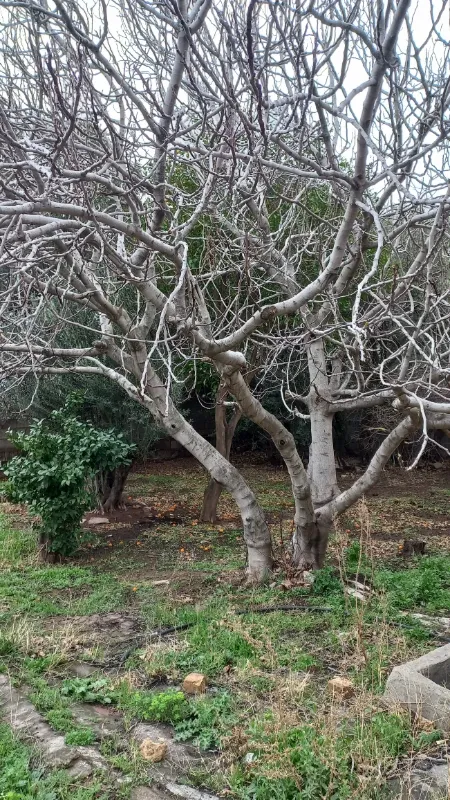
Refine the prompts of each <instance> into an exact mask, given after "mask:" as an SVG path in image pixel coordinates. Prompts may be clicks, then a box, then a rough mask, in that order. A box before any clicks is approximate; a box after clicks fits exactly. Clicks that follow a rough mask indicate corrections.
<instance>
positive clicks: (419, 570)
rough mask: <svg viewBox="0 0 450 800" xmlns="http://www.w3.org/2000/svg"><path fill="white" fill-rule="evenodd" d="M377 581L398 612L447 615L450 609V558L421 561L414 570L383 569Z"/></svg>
mask: <svg viewBox="0 0 450 800" xmlns="http://www.w3.org/2000/svg"><path fill="white" fill-rule="evenodd" d="M375 578H376V585H377V587H378V588H380V589H383V590H384V591H385V592H386V595H387V600H388V603H389V605H390V606H391V607H392V608H394V609H404V610H414V609H416V608H419V609H425V610H427V611H431V612H433V611H443V612H446V611H448V609H449V608H450V557H449V556H429V557H428V558H421V559H419V560H418V561H417V562H416V563H415V565H414V568H412V569H407V570H402V571H396V572H394V571H392V570H380V571H378V572H377V573H376V575H375Z"/></svg>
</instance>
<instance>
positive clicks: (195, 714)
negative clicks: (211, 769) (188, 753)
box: [175, 692, 234, 750]
mask: <svg viewBox="0 0 450 800" xmlns="http://www.w3.org/2000/svg"><path fill="white" fill-rule="evenodd" d="M233 722H234V719H233V712H232V701H231V697H230V695H229V694H228V692H220V693H219V694H217V695H216V696H215V697H208V696H206V697H197V698H195V699H194V700H192V701H191V703H190V704H189V714H188V715H187V717H186V719H184V720H181V721H180V722H178V723H176V725H175V738H176V739H179V740H182V741H185V740H187V739H191V740H192V741H193V743H194V744H196V745H197V747H200V749H201V750H212V749H215V748H217V747H220V743H221V738H222V736H223V734H224V733H225V731H226V729H227V728H228V729H229V728H230V726H231V725H232V724H233Z"/></svg>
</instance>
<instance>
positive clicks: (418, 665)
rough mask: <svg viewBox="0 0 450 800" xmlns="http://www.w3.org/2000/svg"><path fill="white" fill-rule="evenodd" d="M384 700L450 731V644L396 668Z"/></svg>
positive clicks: (387, 685)
mask: <svg viewBox="0 0 450 800" xmlns="http://www.w3.org/2000/svg"><path fill="white" fill-rule="evenodd" d="M384 700H385V701H386V702H387V703H388V704H389V705H400V706H401V707H402V708H405V709H408V710H410V711H412V712H413V713H415V714H418V715H420V716H421V717H424V718H425V719H428V720H431V721H432V722H434V723H435V725H436V727H438V728H441V729H442V730H444V731H450V644H446V645H444V647H438V648H436V650H431V652H429V653H426V654H425V655H424V656H421V657H420V658H416V659H415V660H414V661H407V662H406V663H405V664H401V665H400V666H398V667H394V669H393V670H392V672H391V674H390V676H389V678H388V680H387V684H386V691H385V693H384Z"/></svg>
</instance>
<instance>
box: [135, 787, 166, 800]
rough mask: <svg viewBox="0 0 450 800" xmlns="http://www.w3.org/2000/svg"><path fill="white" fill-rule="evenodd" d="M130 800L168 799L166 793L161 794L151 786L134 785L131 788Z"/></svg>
mask: <svg viewBox="0 0 450 800" xmlns="http://www.w3.org/2000/svg"><path fill="white" fill-rule="evenodd" d="M130 800H168V795H167V794H162V792H159V791H158V789H154V788H153V786H135V788H134V789H132V790H131V794H130Z"/></svg>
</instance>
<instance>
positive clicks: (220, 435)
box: [200, 381, 242, 523]
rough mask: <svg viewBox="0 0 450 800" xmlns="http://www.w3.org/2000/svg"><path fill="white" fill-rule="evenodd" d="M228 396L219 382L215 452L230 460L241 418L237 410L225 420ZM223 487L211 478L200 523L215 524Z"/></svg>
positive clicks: (216, 406)
mask: <svg viewBox="0 0 450 800" xmlns="http://www.w3.org/2000/svg"><path fill="white" fill-rule="evenodd" d="M227 394H228V389H227V387H226V385H225V384H224V383H223V382H222V381H221V382H220V384H219V388H218V389H217V394H216V405H215V421H216V450H217V451H218V452H219V453H220V455H221V456H224V458H226V459H227V461H229V460H230V453H231V445H232V442H233V437H234V434H235V431H236V427H237V424H238V422H239V420H240V418H241V416H242V412H241V411H240V409H239V408H236V409H235V410H234V411H233V414H232V416H231V419H230V420H227V410H226V406H225V405H224V402H225V398H226V396H227ZM222 490H223V485H222V484H221V483H218V481H216V480H215V479H214V478H211V479H210V481H209V483H208V485H207V487H206V489H205V493H204V495H203V507H202V513H201V516H200V519H201V521H202V522H211V523H215V522H217V506H218V504H219V500H220V496H221V494H222Z"/></svg>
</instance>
